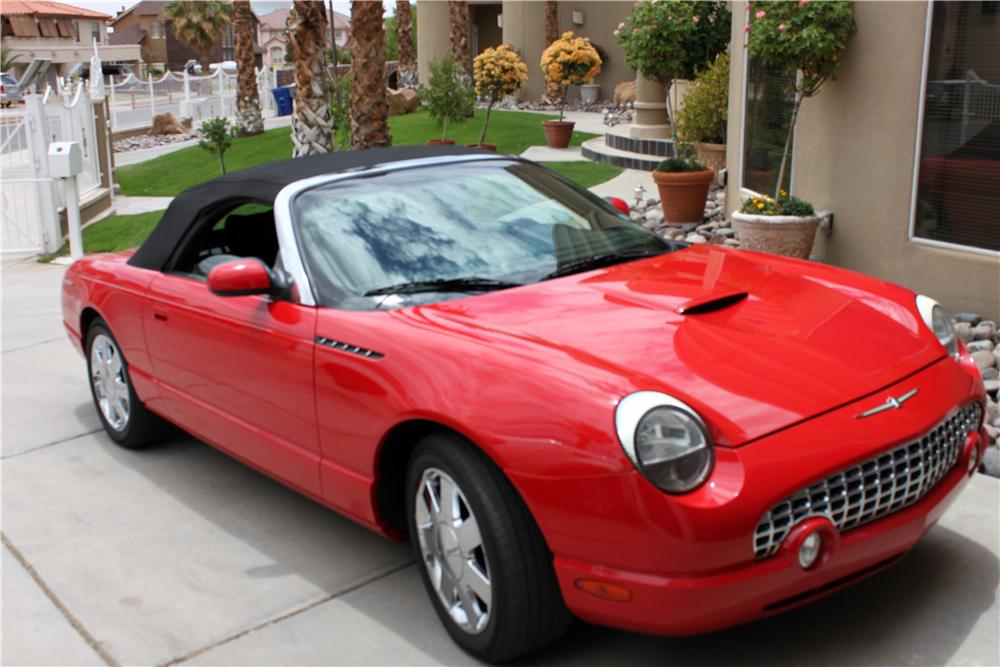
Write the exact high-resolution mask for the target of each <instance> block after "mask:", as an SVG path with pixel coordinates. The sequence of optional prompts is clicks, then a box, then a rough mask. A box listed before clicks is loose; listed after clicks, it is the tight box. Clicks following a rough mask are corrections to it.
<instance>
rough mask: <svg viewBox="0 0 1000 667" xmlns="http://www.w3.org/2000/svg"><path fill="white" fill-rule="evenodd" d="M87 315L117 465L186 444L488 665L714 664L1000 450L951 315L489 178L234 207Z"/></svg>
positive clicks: (569, 191)
mask: <svg viewBox="0 0 1000 667" xmlns="http://www.w3.org/2000/svg"><path fill="white" fill-rule="evenodd" d="M619 205H621V204H620V203H619ZM622 206H623V205H622ZM623 207H624V206H623ZM62 290H63V292H62V304H63V318H64V324H65V328H66V331H67V333H68V334H69V337H70V339H71V340H72V342H73V344H74V345H75V346H76V347H77V349H78V350H80V351H81V352H82V353H83V355H84V356H85V358H86V360H87V368H88V371H87V376H88V378H89V380H90V385H91V390H92V395H93V399H94V404H95V407H96V410H97V414H98V416H99V418H100V420H101V422H102V423H103V425H104V428H105V430H106V432H107V434H108V436H109V437H110V438H111V439H112V440H113V441H114V442H116V443H118V444H120V445H122V446H124V447H129V448H135V447H141V446H143V445H146V444H149V443H151V442H153V441H154V440H155V439H156V438H157V437H158V436H160V435H161V434H162V433H164V426H165V425H166V422H168V421H169V422H172V423H174V424H176V425H177V426H180V427H181V428H183V429H185V430H187V431H189V432H190V433H192V434H194V435H195V436H196V437H198V438H201V439H202V440H205V441H206V442H208V443H210V444H212V445H214V446H216V447H218V448H220V449H222V450H223V451H226V452H228V453H230V454H231V455H233V456H235V457H236V458H238V459H239V460H241V461H244V462H246V463H248V464H249V465H252V466H254V467H256V468H258V469H260V470H262V471H264V472H266V473H267V474H269V475H272V476H273V477H275V478H276V479H279V480H281V481H282V482H284V483H285V484H288V485H289V486H291V487H293V488H295V489H297V490H298V491H300V492H302V493H304V494H305V495H307V496H309V497H311V498H313V499H315V500H316V501H318V502H320V503H323V504H324V505H326V506H328V507H330V508H332V509H335V510H337V511H339V512H341V513H343V514H344V515H346V516H348V517H351V518H352V519H354V520H356V521H358V522H360V523H361V524H363V525H365V526H368V527H369V528H371V529H372V530H375V531H378V532H380V533H382V534H384V535H386V536H387V537H390V538H394V539H406V538H407V537H408V539H409V540H410V542H411V544H412V548H413V551H414V554H415V558H416V561H417V563H418V569H419V572H420V576H421V577H422V579H423V582H424V585H425V587H426V589H427V592H428V595H429V597H430V600H431V603H432V605H433V607H434V609H435V610H436V612H437V614H438V616H439V617H440V619H441V621H442V623H443V624H444V626H445V628H446V630H447V632H448V633H449V634H450V635H451V636H452V638H453V639H454V640H455V641H456V642H457V643H458V644H459V645H461V646H462V647H463V648H465V649H466V650H467V651H469V652H470V653H472V654H473V655H475V656H477V657H479V658H483V659H486V660H490V661H503V660H509V659H512V658H515V657H517V656H519V655H521V654H523V653H525V652H528V651H531V650H534V649H537V648H540V647H542V646H544V645H545V644H547V643H549V642H552V641H554V640H555V639H556V638H558V637H559V636H560V635H561V634H562V633H563V632H564V631H565V630H566V628H567V626H568V625H569V621H570V619H571V617H572V615H576V616H577V617H579V618H582V619H584V620H586V621H589V622H593V623H599V624H603V625H608V626H614V627H620V628H626V629H629V630H633V631H640V632H649V633H657V634H668V635H683V634H692V633H700V632H707V631H711V630H716V629H719V628H724V627H728V626H732V625H735V624H738V623H743V622H746V621H751V620H754V619H758V618H762V617H766V616H770V615H773V614H777V613H780V612H784V611H787V610H789V609H792V608H794V607H797V606H800V605H802V604H806V603H808V602H810V601H812V600H816V599H818V598H820V597H822V596H824V595H827V594H829V593H832V592H834V591H836V590H838V589H840V588H842V587H844V586H846V585H848V584H850V583H852V582H855V581H859V580H861V579H863V578H865V577H868V576H871V575H873V574H875V573H876V572H878V571H880V570H882V569H883V568H886V567H889V566H891V565H892V564H893V563H895V562H896V561H897V560H898V559H899V558H900V557H902V555H903V554H905V553H906V552H907V551H908V550H909V549H910V548H911V547H913V546H914V545H915V544H916V543H917V541H918V540H919V539H920V538H921V536H922V535H923V534H924V533H925V532H926V531H927V530H928V529H929V528H930V527H931V526H932V525H933V524H934V523H935V522H936V521H937V520H938V518H939V517H940V516H941V515H942V513H943V512H944V511H945V510H946V509H947V507H948V506H949V505H950V503H951V502H952V501H953V500H954V499H955V498H956V497H957V495H958V494H959V493H960V492H961V491H962V489H963V488H965V486H966V484H967V483H968V482H969V478H970V476H971V475H973V474H974V473H975V470H976V468H977V466H978V464H979V460H980V457H981V455H982V452H983V449H984V448H985V446H986V442H987V439H986V431H985V430H984V428H983V415H984V403H985V394H984V390H983V384H982V382H981V380H980V377H979V373H978V371H977V369H976V367H975V364H974V363H973V361H972V357H971V356H970V354H969V353H968V350H967V349H966V348H965V346H964V344H963V343H962V342H961V341H960V340H959V338H958V337H957V336H956V334H955V330H954V327H953V326H952V324H951V320H950V318H948V317H947V315H946V314H945V312H944V310H943V308H942V307H941V306H940V305H938V304H936V303H935V302H934V301H932V300H931V299H929V298H927V297H925V296H922V295H917V294H914V293H913V292H911V291H909V290H906V289H904V288H902V287H898V286H896V285H892V284H889V283H887V282H885V281H882V280H879V279H877V278H872V277H868V276H863V275H860V274H856V273H852V272H850V271H845V270H842V269H838V268H836V267H833V266H828V265H825V264H819V263H813V262H807V261H800V260H793V259H788V258H784V257H777V256H771V255H764V254H759V253H753V252H747V251H741V250H735V249H732V248H728V247H723V246H716V245H710V244H703V245H693V246H689V245H688V244H685V243H679V242H672V241H665V240H663V239H661V238H660V237H658V236H656V235H655V234H654V233H652V232H650V231H649V230H647V229H645V228H644V227H643V226H641V225H638V224H635V223H634V222H633V221H631V220H630V219H629V218H628V216H627V215H626V214H624V213H623V211H622V210H619V209H618V208H616V207H614V206H612V205H611V204H610V203H608V202H606V201H604V200H602V199H600V198H598V197H596V196H595V195H593V194H592V193H590V192H588V191H586V190H584V189H582V188H580V187H579V186H577V185H575V184H574V183H571V182H570V181H567V180H566V179H564V178H562V177H561V176H559V175H557V174H555V173H553V172H551V171H548V170H547V169H544V168H543V167H541V166H539V165H536V164H534V163H531V162H528V161H526V160H521V159H519V158H514V157H506V156H500V155H497V154H495V153H490V152H487V151H479V150H469V149H464V148H457V147H450V148H449V147H438V146H428V147H423V146H421V147H406V148H391V149H380V150H368V151H356V152H342V153H331V154H328V155H321V156H315V157H305V158H297V159H295V160H287V161H281V162H272V163H269V164H264V165H260V166H257V167H252V168H249V169H244V170H241V171H238V172H235V173H232V174H229V175H226V176H222V177H220V178H217V179H214V180H212V181H209V182H207V183H203V184H201V185H199V186H196V187H194V188H191V189H189V190H187V191H186V192H183V193H181V194H180V195H179V196H178V197H177V198H176V199H174V201H173V202H172V203H171V204H170V207H169V208H168V209H167V211H166V213H165V214H164V216H163V218H162V220H161V221H160V223H159V224H158V226H157V227H156V228H155V229H154V230H153V232H152V234H151V235H150V236H149V238H148V239H147V240H146V242H145V243H144V244H143V245H142V246H141V247H140V248H139V250H138V251H137V252H134V253H132V252H125V253H118V254H106V255H92V256H89V257H86V258H84V259H82V260H79V261H77V262H75V263H74V264H73V265H72V266H71V267H70V268H69V270H68V271H67V273H66V275H65V279H64V281H63V288H62ZM178 557H181V555H180V554H179V555H178ZM937 566H938V567H951V568H953V571H952V573H951V574H950V575H948V576H951V577H953V576H957V575H960V574H961V573H963V572H964V570H963V569H962V568H963V565H962V563H959V562H946V561H942V562H941V563H939V564H937ZM937 574H938V572H936V571H935V570H934V569H929V570H928V571H927V573H926V576H927V577H928V578H934V577H935V576H936V575H937ZM970 576H971V575H970ZM942 581H948V578H947V577H945V578H944V579H943V580H942ZM892 610H893V605H892V601H891V600H888V601H887V603H886V609H885V611H886V613H887V614H888V613H891V611H892ZM928 613H931V612H929V611H928Z"/></svg>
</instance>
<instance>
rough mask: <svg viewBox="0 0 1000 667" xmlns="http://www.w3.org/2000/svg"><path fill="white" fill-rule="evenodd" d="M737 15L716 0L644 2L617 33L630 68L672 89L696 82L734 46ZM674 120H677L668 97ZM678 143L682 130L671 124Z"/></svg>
mask: <svg viewBox="0 0 1000 667" xmlns="http://www.w3.org/2000/svg"><path fill="white" fill-rule="evenodd" d="M730 22H731V17H730V13H729V9H728V8H727V7H726V5H725V3H720V2H714V1H712V0H698V1H696V2H688V1H687V0H644V1H643V2H639V3H638V4H636V5H635V7H633V8H632V11H631V13H630V14H629V15H628V18H627V19H625V21H623V22H622V23H620V24H619V25H618V27H617V28H616V29H615V30H614V35H615V37H617V38H618V43H619V45H621V47H622V50H623V51H624V52H625V60H626V62H628V64H629V66H630V67H631V68H632V69H634V70H637V71H639V72H641V73H642V74H643V75H644V76H646V77H648V78H650V79H654V80H656V81H659V82H660V83H662V84H663V85H664V86H667V87H668V88H669V86H670V84H671V83H672V82H673V80H674V79H691V78H693V77H694V75H695V72H696V71H697V70H698V69H701V68H704V67H707V66H708V65H709V64H710V63H712V62H713V61H714V60H715V57H716V56H717V55H718V54H719V53H721V52H722V51H724V50H725V49H726V46H727V45H728V44H729V29H730ZM667 106H668V109H669V112H670V117H671V118H673V117H674V113H673V108H672V106H671V101H670V98H669V97H668V98H667ZM671 132H672V134H673V138H674V144H675V145H676V143H677V132H676V129H675V128H674V127H673V124H671Z"/></svg>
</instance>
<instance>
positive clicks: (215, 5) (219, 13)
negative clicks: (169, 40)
mask: <svg viewBox="0 0 1000 667" xmlns="http://www.w3.org/2000/svg"><path fill="white" fill-rule="evenodd" d="M231 12H232V5H230V4H229V3H225V2H219V1H218V0H204V1H203V2H202V1H201V0H174V2H169V3H167V5H166V6H165V7H164V8H163V13H164V14H166V15H167V18H169V19H170V20H171V21H172V22H173V25H174V35H175V36H176V37H177V39H179V40H180V41H182V42H184V43H185V44H187V45H188V46H190V47H191V48H192V49H194V50H195V53H197V54H198V62H199V63H201V71H202V73H203V74H208V66H209V64H210V63H211V62H212V55H213V53H214V52H215V46H216V45H217V44H218V43H219V41H220V40H221V39H222V35H223V34H224V33H225V31H226V28H227V27H228V26H229V21H230V13H231Z"/></svg>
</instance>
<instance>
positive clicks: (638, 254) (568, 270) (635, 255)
mask: <svg viewBox="0 0 1000 667" xmlns="http://www.w3.org/2000/svg"><path fill="white" fill-rule="evenodd" d="M664 252H666V250H660V249H656V250H651V249H649V248H630V249H628V250H616V251H615V252H604V253H601V254H599V255H589V256H587V257H581V258H579V259H574V260H572V261H570V262H566V263H565V264H563V265H562V266H560V267H559V268H558V269H556V270H555V271H553V272H552V273H549V274H546V275H545V276H543V277H542V280H549V279H551V278H561V277H562V276H568V275H570V274H573V273H580V272H582V271H591V270H593V269H600V268H603V267H605V266H611V265H613V264H621V263H622V262H623V261H627V260H631V259H642V258H644V257H656V256H657V255H662V254H663V253H664Z"/></svg>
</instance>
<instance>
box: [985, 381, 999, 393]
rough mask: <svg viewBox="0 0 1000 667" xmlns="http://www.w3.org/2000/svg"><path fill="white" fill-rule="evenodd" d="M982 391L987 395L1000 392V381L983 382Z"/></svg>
mask: <svg viewBox="0 0 1000 667" xmlns="http://www.w3.org/2000/svg"><path fill="white" fill-rule="evenodd" d="M983 389H985V390H986V393H987V394H996V393H997V392H998V391H1000V380H983Z"/></svg>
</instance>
